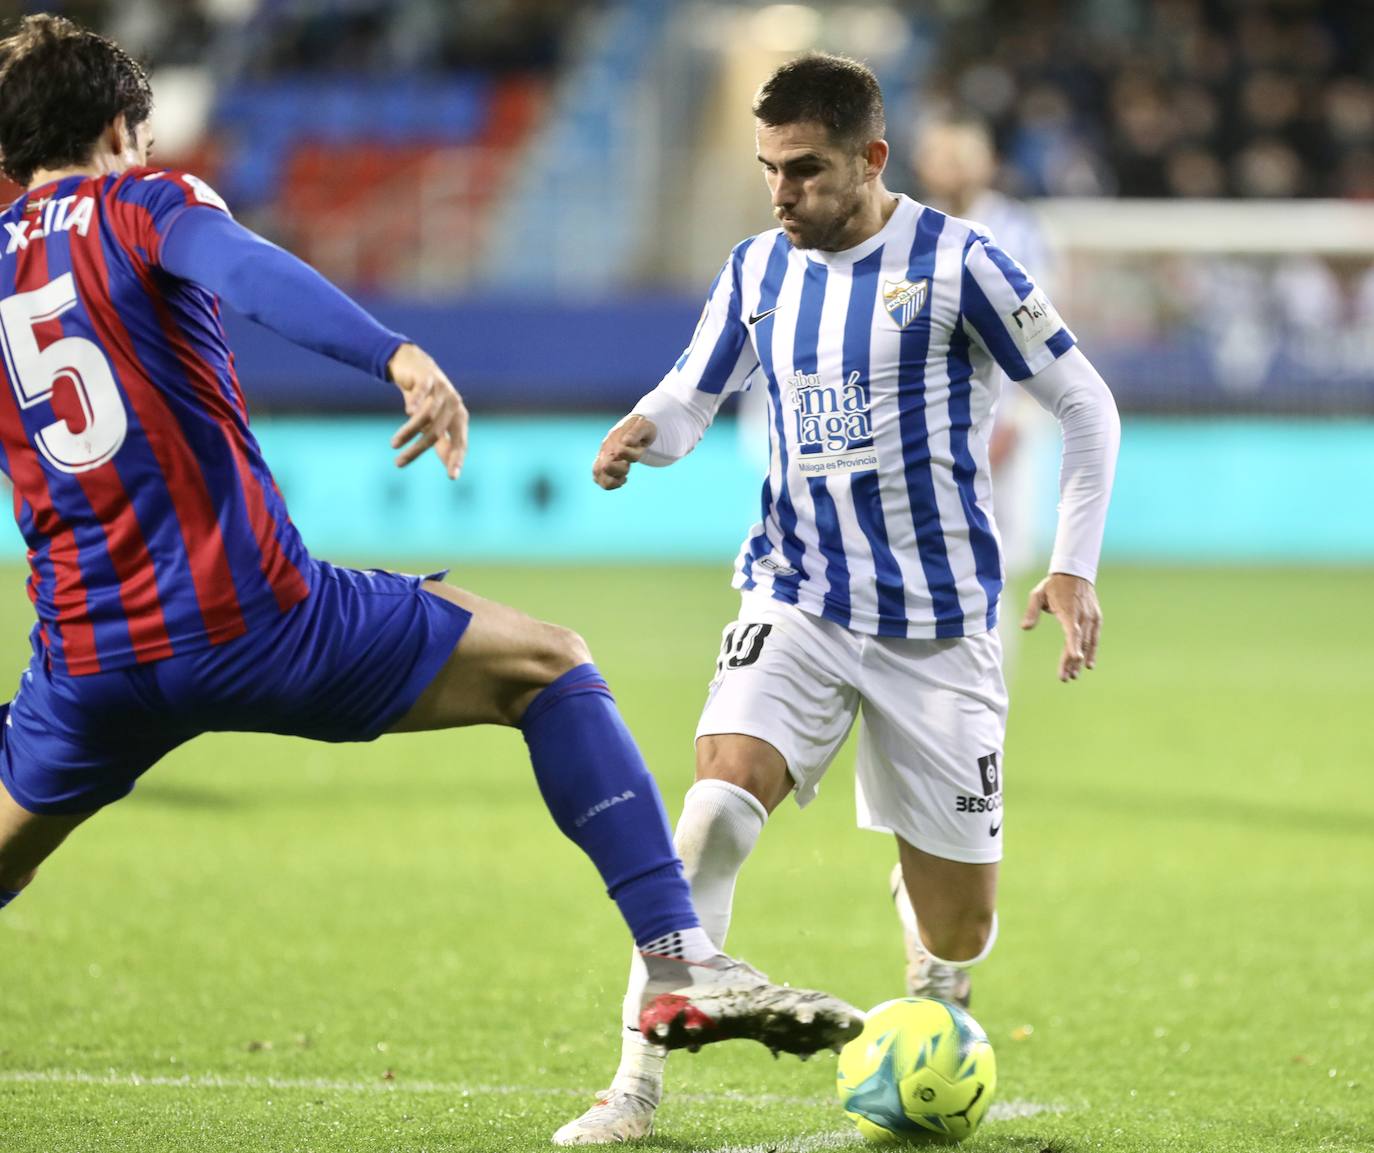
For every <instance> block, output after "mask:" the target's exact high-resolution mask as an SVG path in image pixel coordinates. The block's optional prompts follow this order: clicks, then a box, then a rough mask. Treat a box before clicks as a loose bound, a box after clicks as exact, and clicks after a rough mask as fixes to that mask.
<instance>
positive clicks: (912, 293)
mask: <svg viewBox="0 0 1374 1153" xmlns="http://www.w3.org/2000/svg"><path fill="white" fill-rule="evenodd" d="M929 297H930V281H929V280H928V279H926V278H924V277H923V278H922V279H920V280H918V281H916V283H915V284H912V282H911V281H909V280H884V281H883V307H884V308H886V309H887V311H888V313H889V315H891V317H892V319H893V320H895V321H896V322H897V327H898V328H905V327H906V326H907V325H908V324H910V323H911V322H912V321H913V320H915V319H916V318H917V317H918V316H920V315H921V309H923V308H924V307H925V306H926V300H927V299H928V298H929Z"/></svg>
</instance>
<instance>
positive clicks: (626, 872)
mask: <svg viewBox="0 0 1374 1153" xmlns="http://www.w3.org/2000/svg"><path fill="white" fill-rule="evenodd" d="M520 728H521V731H522V732H523V733H524V734H525V744H526V745H528V746H529V750H530V761H531V763H532V764H533V765H534V776H535V780H537V781H538V782H539V791H540V793H542V794H543V797H544V804H546V805H547V806H548V808H549V812H550V813H552V814H553V819H554V822H555V823H556V824H557V825H558V827H559V828H560V829H561V830H562V831H563V834H564V836H566V837H567V838H568V839H569V840H570V841H572V842H573V844H575V845H577V847H578V848H580V849H581V850H582V851H583V852H584V853H586V854H587V856H589V857H590V858H591V859H592V863H593V864H594V865H595V866H596V867H597V870H598V872H600V874H601V879H602V880H603V881H605V883H606V890H607V892H609V893H610V895H611V897H612V898H613V899H614V901H615V903H616V904H617V905H619V906H620V914H621V916H622V917H624V918H625V922H626V924H628V925H629V926H630V932H631V933H633V934H634V939H635V944H637V945H646V944H648V943H649V942H650V941H653V940H655V939H657V938H659V937H662V936H663V935H664V934H666V933H670V932H672V931H674V930H675V929H689V928H692V927H694V926H696V925H699V924H700V922H699V921H698V920H697V914H696V910H695V909H694V908H693V907H692V897H691V891H690V889H689V888H688V886H687V881H686V879H685V878H684V877H683V875H682V862H681V861H680V860H678V856H677V851H676V850H675V849H674V848H673V837H672V833H671V832H670V831H669V829H668V814H667V812H666V811H665V810H664V808H663V799H662V797H660V796H659V792H658V786H657V785H656V784H655V783H654V779H653V777H652V776H650V775H649V770H648V769H647V768H646V767H645V765H644V758H643V757H641V756H640V755H639V749H638V748H637V747H636V746H635V742H634V738H633V737H632V736H630V730H629V729H627V728H626V727H625V722H624V721H623V720H621V719H620V713H619V711H618V710H617V709H616V707H615V698H613V697H612V696H611V690H610V689H609V688H607V687H606V682H605V681H604V680H603V679H602V677H601V674H600V673H599V672H598V671H597V668H596V666H595V665H578V666H577V668H575V669H570V670H569V671H568V672H566V673H564V674H563V675H562V676H561V677H559V678H558V679H557V680H556V681H554V682H553V683H552V684H551V685H548V686H547V687H545V689H544V690H543V691H542V692H541V693H540V694H539V695H538V696H537V697H535V698H534V700H533V701H532V702H531V703H530V707H529V708H528V709H527V710H526V711H525V716H524V719H523V720H522V721H521V722H520Z"/></svg>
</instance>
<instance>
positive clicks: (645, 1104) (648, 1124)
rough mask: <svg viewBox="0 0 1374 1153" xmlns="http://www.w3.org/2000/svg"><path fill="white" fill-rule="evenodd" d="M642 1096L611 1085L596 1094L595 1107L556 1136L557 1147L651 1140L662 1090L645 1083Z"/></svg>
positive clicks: (568, 1124)
mask: <svg viewBox="0 0 1374 1153" xmlns="http://www.w3.org/2000/svg"><path fill="white" fill-rule="evenodd" d="M643 1091H644V1093H646V1094H650V1095H651V1096H640V1094H639V1093H629V1092H626V1091H625V1090H623V1089H617V1088H615V1087H614V1086H612V1087H611V1088H609V1089H603V1090H601V1092H600V1093H598V1094H597V1095H596V1104H595V1105H593V1106H592V1107H591V1108H590V1109H588V1110H587V1111H586V1112H585V1113H583V1114H582V1116H581V1117H576V1118H574V1119H573V1120H571V1121H569V1122H568V1123H567V1124H566V1125H564V1126H563V1128H561V1129H560V1130H559V1131H558V1132H557V1133H555V1134H554V1135H553V1143H554V1144H555V1145H614V1144H617V1143H618V1142H621V1141H633V1140H635V1139H636V1138H638V1137H648V1136H649V1135H650V1134H651V1133H652V1132H653V1131H654V1112H655V1110H657V1109H658V1096H659V1092H660V1091H661V1087H660V1086H658V1085H653V1084H645V1085H644V1086H643Z"/></svg>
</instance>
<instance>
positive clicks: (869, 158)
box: [864, 140, 891, 180]
mask: <svg viewBox="0 0 1374 1153" xmlns="http://www.w3.org/2000/svg"><path fill="white" fill-rule="evenodd" d="M890 151H891V149H889V148H888V145H887V141H886V140H870V141H869V142H868V143H867V144H865V145H864V179H865V180H877V179H878V177H880V176H881V175H882V174H883V169H884V168H886V167H887V157H888V153H889V152H890Z"/></svg>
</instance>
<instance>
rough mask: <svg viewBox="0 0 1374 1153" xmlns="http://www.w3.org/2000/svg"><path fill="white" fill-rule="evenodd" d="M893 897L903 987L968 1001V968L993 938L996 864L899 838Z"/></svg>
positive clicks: (914, 992)
mask: <svg viewBox="0 0 1374 1153" xmlns="http://www.w3.org/2000/svg"><path fill="white" fill-rule="evenodd" d="M897 853H898V858H899V859H898V863H897V865H896V866H895V867H894V868H893V870H892V896H893V900H894V901H895V902H896V905H897V915H898V917H899V918H900V920H901V922H902V935H903V938H904V941H905V944H906V955H907V972H906V984H907V992H908V993H909V994H910V995H911V996H913V997H939V998H940V999H941V1000H944V1001H954V1002H955V1003H957V1004H960V1005H963V1006H965V1007H967V1006H968V1003H969V998H970V992H971V979H970V976H969V969H970V968H971V967H972V966H973V965H975V964H977V963H978V962H979V961H981V960H982V959H983V958H984V957H986V956H987V955H988V953H990V952H991V951H992V946H993V944H994V943H995V942H996V938H997V913H996V909H997V872H998V866H997V864H996V863H991V864H966V863H964V862H962V861H950V860H947V859H945V858H944V857H936V856H932V855H931V854H930V853H926V852H923V851H922V850H920V849H918V848H916V847H915V846H914V845H910V844H908V843H907V842H906V841H904V840H903V839H902V838H901V837H898V838H897Z"/></svg>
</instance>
